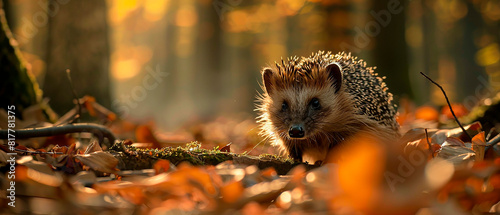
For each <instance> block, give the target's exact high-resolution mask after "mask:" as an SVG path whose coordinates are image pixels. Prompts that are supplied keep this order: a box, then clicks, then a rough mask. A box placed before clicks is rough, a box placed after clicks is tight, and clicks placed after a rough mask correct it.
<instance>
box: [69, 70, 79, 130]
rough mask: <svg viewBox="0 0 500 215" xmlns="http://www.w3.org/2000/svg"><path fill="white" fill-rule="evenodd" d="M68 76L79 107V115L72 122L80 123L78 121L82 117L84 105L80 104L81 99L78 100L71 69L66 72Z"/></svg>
mask: <svg viewBox="0 0 500 215" xmlns="http://www.w3.org/2000/svg"><path fill="white" fill-rule="evenodd" d="M66 75H67V77H68V82H69V85H70V87H71V92H72V93H73V97H75V100H76V104H77V105H78V114H77V115H76V116H75V118H74V119H73V120H72V121H76V122H78V120H79V119H80V117H81V116H82V104H80V99H78V96H77V95H76V90H75V86H74V85H73V80H72V79H71V71H70V70H69V69H67V70H66Z"/></svg>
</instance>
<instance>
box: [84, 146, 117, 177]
mask: <svg viewBox="0 0 500 215" xmlns="http://www.w3.org/2000/svg"><path fill="white" fill-rule="evenodd" d="M75 159H77V160H79V161H80V162H82V163H83V164H84V165H86V166H88V167H90V168H91V169H94V170H97V171H100V172H105V173H113V172H115V171H116V168H115V167H116V165H117V164H118V159H116V158H115V157H113V155H111V154H110V153H109V152H103V151H99V152H92V153H90V154H84V155H75Z"/></svg>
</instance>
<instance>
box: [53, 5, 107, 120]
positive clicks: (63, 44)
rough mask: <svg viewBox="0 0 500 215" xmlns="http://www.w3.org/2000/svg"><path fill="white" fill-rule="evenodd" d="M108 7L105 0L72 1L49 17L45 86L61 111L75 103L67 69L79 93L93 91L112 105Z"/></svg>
mask: <svg viewBox="0 0 500 215" xmlns="http://www.w3.org/2000/svg"><path fill="white" fill-rule="evenodd" d="M50 3H53V4H57V2H55V0H51V1H50ZM106 9H107V8H106V1H101V0H88V1H70V2H68V3H67V4H65V5H61V6H60V10H59V11H58V14H57V15H56V16H53V17H51V18H50V21H49V41H48V42H49V46H48V50H47V51H48V53H47V58H48V59H47V74H46V77H45V84H44V86H43V90H44V91H45V95H46V96H47V97H49V98H50V99H51V100H50V102H51V104H52V106H53V107H54V110H55V111H56V112H57V113H58V114H64V113H65V112H66V111H68V110H69V109H71V108H72V107H73V106H74V104H73V99H74V96H73V94H72V93H71V85H70V84H69V81H68V79H67V77H66V73H65V71H66V70H67V69H70V70H71V76H72V79H73V84H74V87H75V90H76V92H77V94H78V96H79V97H81V96H83V95H91V96H93V97H95V98H96V101H97V102H99V103H100V104H102V105H103V106H105V107H110V105H111V98H110V87H109V84H110V81H109V72H108V71H109V43H108V24H107V17H106V14H107V12H106Z"/></svg>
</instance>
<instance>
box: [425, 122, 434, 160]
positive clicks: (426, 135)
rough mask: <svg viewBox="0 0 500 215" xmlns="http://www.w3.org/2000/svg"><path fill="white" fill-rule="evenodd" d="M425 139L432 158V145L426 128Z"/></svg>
mask: <svg viewBox="0 0 500 215" xmlns="http://www.w3.org/2000/svg"><path fill="white" fill-rule="evenodd" d="M425 140H427V146H429V152H431V155H432V157H433V158H434V151H432V145H431V143H430V142H429V133H427V128H426V129H425Z"/></svg>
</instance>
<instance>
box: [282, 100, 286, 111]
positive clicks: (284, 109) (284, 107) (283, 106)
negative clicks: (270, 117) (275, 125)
mask: <svg viewBox="0 0 500 215" xmlns="http://www.w3.org/2000/svg"><path fill="white" fill-rule="evenodd" d="M286 110H288V103H287V102H286V101H284V102H283V103H282V104H281V111H286Z"/></svg>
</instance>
